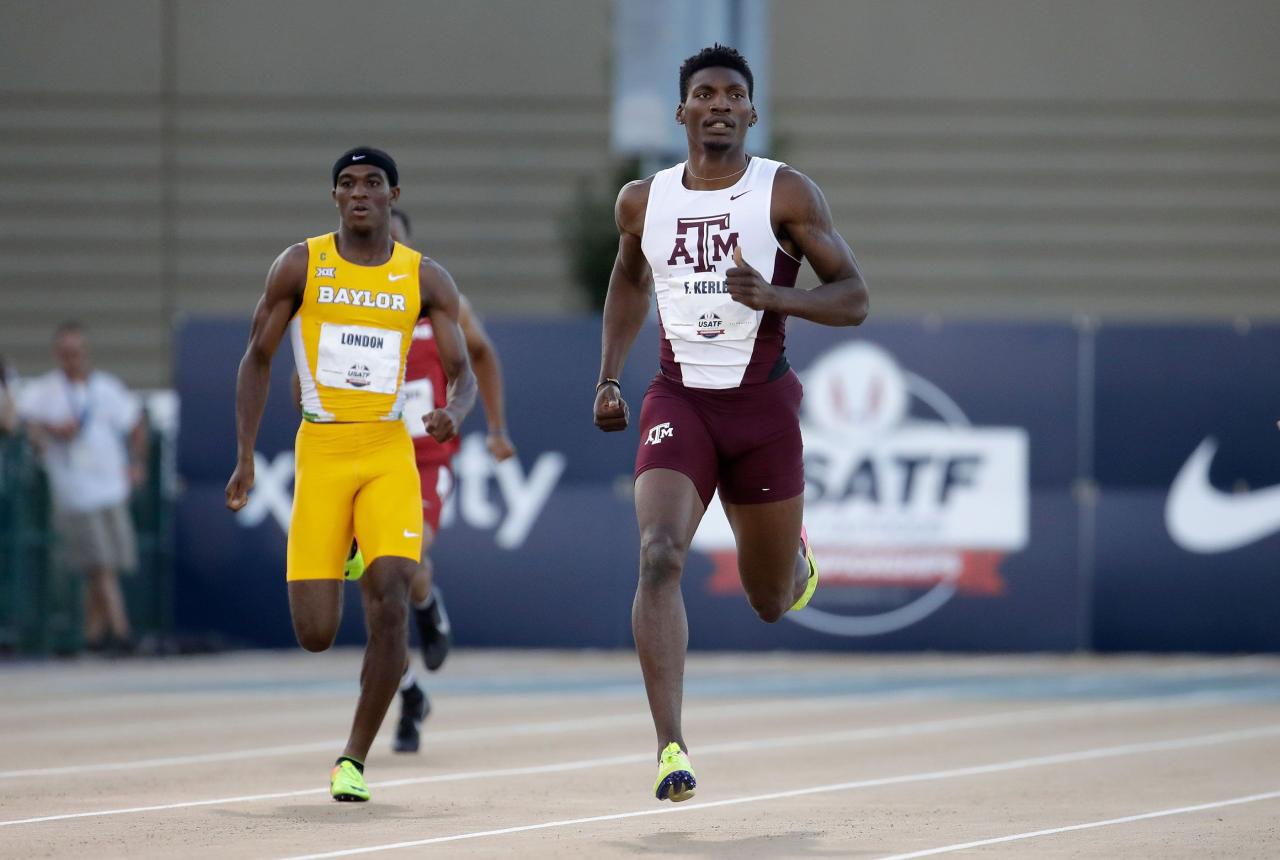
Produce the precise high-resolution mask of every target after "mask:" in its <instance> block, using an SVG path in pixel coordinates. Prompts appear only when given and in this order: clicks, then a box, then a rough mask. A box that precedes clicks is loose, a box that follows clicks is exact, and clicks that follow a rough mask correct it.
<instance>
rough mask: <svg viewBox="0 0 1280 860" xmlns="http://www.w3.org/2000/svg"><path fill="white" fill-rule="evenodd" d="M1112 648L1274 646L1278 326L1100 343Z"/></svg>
mask: <svg viewBox="0 0 1280 860" xmlns="http://www.w3.org/2000/svg"><path fill="white" fill-rule="evenodd" d="M1096 367H1097V376H1096V404H1095V407H1094V414H1095V415H1096V419H1095V435H1096V475H1097V481H1098V484H1099V490H1100V492H1099V501H1098V507H1097V510H1096V534H1097V538H1096V573H1095V577H1094V582H1095V588H1096V596H1095V599H1094V603H1095V607H1096V609H1095V616H1094V639H1093V642H1094V645H1095V647H1097V648H1100V649H1104V650H1136V649H1142V650H1171V651H1260V650H1267V651H1275V650H1280V624H1277V623H1276V615H1277V611H1278V610H1280V430H1277V428H1276V419H1277V418H1280V399H1277V398H1276V396H1275V391H1276V384H1277V383H1276V381H1277V380H1278V379H1280V327H1276V326H1267V327H1235V326H1228V325H1221V326H1194V327H1193V326H1160V327H1154V326H1108V327H1104V328H1102V329H1101V331H1100V332H1099V333H1098V336H1097V344H1096Z"/></svg>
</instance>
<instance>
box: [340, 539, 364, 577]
mask: <svg viewBox="0 0 1280 860" xmlns="http://www.w3.org/2000/svg"><path fill="white" fill-rule="evenodd" d="M342 575H343V576H345V577H346V578H347V581H348V582H355V581H356V580H357V579H359V578H360V577H362V576H364V553H362V552H361V551H360V547H358V546H356V545H355V544H354V543H353V544H352V545H351V557H350V558H349V559H347V563H346V565H344V566H343V568H342Z"/></svg>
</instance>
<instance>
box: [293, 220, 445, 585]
mask: <svg viewBox="0 0 1280 860" xmlns="http://www.w3.org/2000/svg"><path fill="white" fill-rule="evenodd" d="M307 249H308V252H309V260H308V263H307V281H306V286H305V289H304V291H303V295H302V304H301V305H300V306H299V307H298V311H297V313H296V314H294V317H293V320H292V321H291V322H290V324H289V333H290V339H291V340H292V343H293V356H294V363H295V365H296V366H297V369H298V380H299V382H300V383H301V388H302V414H303V418H304V419H305V420H304V421H303V422H302V426H301V427H300V428H299V429H298V437H297V441H296V444H295V447H294V451H295V454H294V456H295V469H296V471H295V476H294V492H293V517H292V521H291V524H290V527H289V548H288V574H287V576H288V579H290V580H300V579H341V578H342V575H343V570H342V569H343V562H344V561H345V559H346V557H347V552H348V550H349V549H350V546H351V539H352V537H353V536H354V537H355V539H356V540H357V542H358V543H359V545H360V549H361V551H362V552H363V553H364V558H365V562H366V563H367V564H369V565H370V566H372V564H373V562H374V561H375V560H376V559H377V558H380V557H382V556H388V555H389V556H399V557H403V558H409V559H412V560H413V561H415V562H417V561H419V560H420V559H421V557H422V508H421V500H420V498H419V495H418V493H419V487H418V473H417V469H416V467H415V465H414V457H413V443H412V442H411V441H410V438H409V433H408V431H407V429H406V428H405V425H404V422H402V421H401V420H400V413H401V410H402V408H403V405H404V369H405V358H406V356H407V355H408V352H409V344H410V343H411V342H412V340H413V328H414V326H415V324H416V323H417V321H418V317H419V314H420V313H421V310H422V307H421V292H420V287H419V284H418V270H419V266H420V265H421V262H422V255H421V254H419V253H418V252H417V251H414V250H412V249H410V248H406V247H405V246H404V245H400V244H398V243H397V244H396V245H394V246H393V250H392V253H391V259H389V260H388V261H387V262H386V263H384V264H382V265H381V266H360V265H357V264H355V263H351V262H348V261H347V260H344V259H342V257H341V256H339V254H338V248H337V242H336V237H335V234H333V233H330V234H328V235H325V236H317V237H315V238H313V239H308V240H307Z"/></svg>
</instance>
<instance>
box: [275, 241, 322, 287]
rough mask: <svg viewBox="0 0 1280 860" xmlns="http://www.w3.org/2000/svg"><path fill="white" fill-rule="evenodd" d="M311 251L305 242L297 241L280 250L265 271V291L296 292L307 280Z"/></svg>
mask: <svg viewBox="0 0 1280 860" xmlns="http://www.w3.org/2000/svg"><path fill="white" fill-rule="evenodd" d="M310 261H311V252H310V250H309V249H308V248H307V243H306V242H297V243H295V244H293V245H290V246H289V247H288V248H285V249H284V250H283V251H281V252H280V256H278V257H276V259H275V262H274V263H272V264H271V270H270V271H269V272H268V273H267V292H268V293H271V292H276V293H281V294H284V293H296V292H300V291H301V290H302V286H303V285H304V284H305V283H306V282H307V265H308V264H309V263H310Z"/></svg>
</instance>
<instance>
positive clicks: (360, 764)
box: [334, 755, 364, 773]
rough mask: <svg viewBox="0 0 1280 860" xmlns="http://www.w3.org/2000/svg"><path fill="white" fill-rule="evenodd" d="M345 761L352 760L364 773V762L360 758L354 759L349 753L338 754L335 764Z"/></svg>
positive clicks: (357, 768)
mask: <svg viewBox="0 0 1280 860" xmlns="http://www.w3.org/2000/svg"><path fill="white" fill-rule="evenodd" d="M344 761H349V762H351V763H352V764H353V765H355V766H356V770H358V771H360V772H361V773H364V762H362V761H360V760H359V759H354V758H352V757H351V756H349V755H340V756H338V760H337V761H335V762H334V764H335V765H338V764H342V763H343V762H344Z"/></svg>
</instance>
